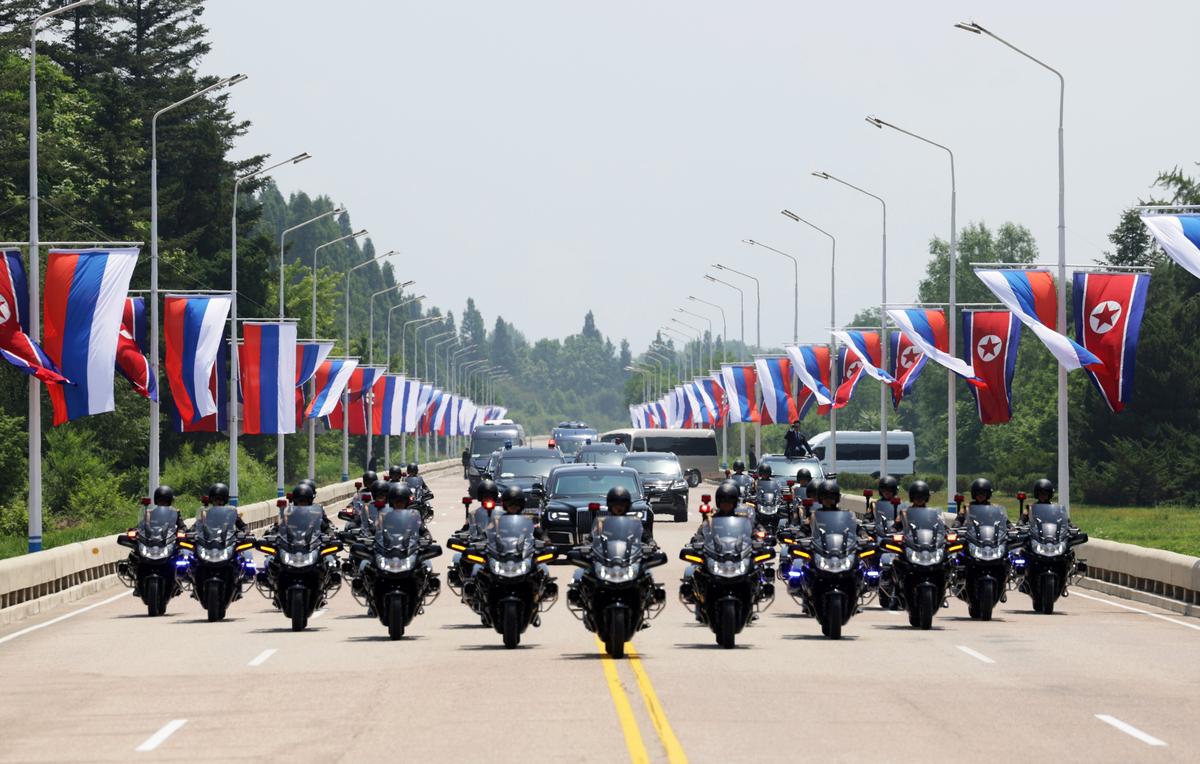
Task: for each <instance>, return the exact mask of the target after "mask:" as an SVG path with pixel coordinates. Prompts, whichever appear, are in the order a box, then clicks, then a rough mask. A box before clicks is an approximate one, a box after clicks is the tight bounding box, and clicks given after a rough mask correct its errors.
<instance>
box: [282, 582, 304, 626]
mask: <svg viewBox="0 0 1200 764" xmlns="http://www.w3.org/2000/svg"><path fill="white" fill-rule="evenodd" d="M287 596H288V610H289V611H291V615H292V631H304V629H305V627H306V626H308V613H307V612H306V611H305V608H304V590H303V589H300V588H296V589H292V590H291V591H289V592H288V595H287Z"/></svg>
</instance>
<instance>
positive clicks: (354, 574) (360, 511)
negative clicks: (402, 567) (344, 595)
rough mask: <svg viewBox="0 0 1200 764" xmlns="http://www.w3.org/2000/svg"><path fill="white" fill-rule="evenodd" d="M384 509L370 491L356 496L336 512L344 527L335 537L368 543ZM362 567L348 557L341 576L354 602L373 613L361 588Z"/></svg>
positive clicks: (344, 540)
mask: <svg viewBox="0 0 1200 764" xmlns="http://www.w3.org/2000/svg"><path fill="white" fill-rule="evenodd" d="M386 508H387V501H386V500H385V499H381V498H376V497H375V496H374V495H372V493H371V492H370V491H367V492H364V493H361V494H358V495H356V496H355V500H354V502H352V503H351V504H350V505H349V506H347V507H346V508H345V509H342V510H340V511H339V512H338V519H340V520H345V521H346V525H345V526H344V528H343V529H342V531H341V532H340V533H338V534H337V537H338V538H339V539H340V540H341V541H342V542H344V543H346V544H355V543H358V542H363V541H369V540H370V538H371V535H372V531H373V529H374V528H375V524H376V521H377V520H378V518H379V515H380V514H381V513H383V512H385V510H386ZM363 567H364V566H363V564H362V561H361V560H359V559H356V558H355V557H354V556H353V555H350V556H349V557H347V558H346V559H345V560H343V561H342V565H341V571H342V576H343V577H344V578H346V579H348V580H349V581H350V596H352V597H353V598H354V601H355V602H357V603H358V604H360V605H362V606H363V607H365V608H367V609H368V611H371V612H372V613H374V612H376V611H375V610H374V609H373V608H372V607H371V603H370V601H369V600H368V598H367V593H366V590H365V589H364V588H363V580H362V569H363Z"/></svg>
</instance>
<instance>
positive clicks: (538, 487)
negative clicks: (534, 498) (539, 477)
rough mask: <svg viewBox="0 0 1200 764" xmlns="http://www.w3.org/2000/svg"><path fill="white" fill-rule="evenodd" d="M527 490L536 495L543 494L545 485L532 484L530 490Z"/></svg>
mask: <svg viewBox="0 0 1200 764" xmlns="http://www.w3.org/2000/svg"><path fill="white" fill-rule="evenodd" d="M529 490H531V491H535V492H537V493H545V491H546V484H545V483H534V484H533V486H532V487H530V489H529Z"/></svg>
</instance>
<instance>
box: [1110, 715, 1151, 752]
mask: <svg viewBox="0 0 1200 764" xmlns="http://www.w3.org/2000/svg"><path fill="white" fill-rule="evenodd" d="M1096 718H1097V719H1099V720H1100V721H1102V722H1104V723H1105V724H1111V725H1112V726H1114V727H1116V728H1117V729H1119V730H1121V731H1122V732H1124V733H1125V734H1126V735H1129V736H1130V737H1135V738H1137V739H1138V740H1141V741H1142V742H1143V743H1145V744H1146V745H1153V746H1158V747H1165V746H1166V745H1167V744H1166V743H1164V742H1163V741H1161V740H1159V739H1158V738H1156V737H1154V736H1153V735H1147V734H1146V733H1145V732H1142V731H1141V730H1140V729H1138V728H1137V727H1135V726H1133V725H1132V724H1126V723H1125V722H1123V721H1121V720H1120V719H1118V718H1116V717H1115V716H1109V715H1108V714H1096Z"/></svg>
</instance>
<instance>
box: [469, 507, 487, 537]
mask: <svg viewBox="0 0 1200 764" xmlns="http://www.w3.org/2000/svg"><path fill="white" fill-rule="evenodd" d="M491 522H492V513H491V512H488V511H487V510H486V509H484V508H483V507H477V508H476V509H475V511H474V512H472V513H471V522H470V523H469V525H468V527H467V532H468V534H469V536H470V538H471V540H472V541H479V540H481V539H482V538H483V537H484V535H485V534H486V533H487V527H488V525H490V524H491Z"/></svg>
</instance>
